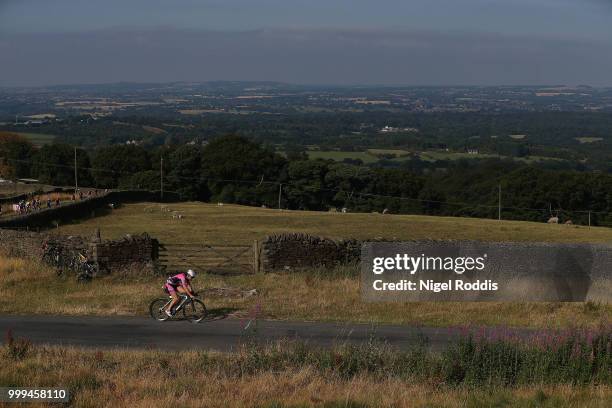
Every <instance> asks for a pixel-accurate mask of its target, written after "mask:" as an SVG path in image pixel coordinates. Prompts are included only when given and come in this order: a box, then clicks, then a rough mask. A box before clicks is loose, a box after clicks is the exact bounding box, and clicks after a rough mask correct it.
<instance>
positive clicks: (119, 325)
mask: <svg viewBox="0 0 612 408" xmlns="http://www.w3.org/2000/svg"><path fill="white" fill-rule="evenodd" d="M248 324H249V321H248V320H240V319H236V318H227V319H219V320H212V321H203V322H201V323H198V324H193V323H190V322H187V321H170V322H157V321H155V320H153V319H150V318H149V319H147V318H142V317H72V316H14V315H11V316H0V332H1V333H0V334H2V341H5V337H6V336H5V334H6V332H7V330H9V329H11V330H12V333H13V336H15V337H23V338H27V339H28V340H30V341H32V342H33V343H35V344H59V345H74V346H84V347H103V348H113V347H120V348H130V347H131V348H159V349H170V350H172V349H179V348H187V349H208V350H218V351H232V350H235V349H236V348H237V347H238V346H239V345H240V344H241V343H243V342H245V341H247V340H248V339H257V341H258V342H261V343H266V342H273V341H276V340H280V339H284V338H289V339H299V340H301V341H304V342H307V343H309V344H313V345H316V346H324V347H329V346H331V345H333V344H338V343H344V342H349V343H365V342H368V341H369V340H370V339H372V338H375V339H378V340H382V341H385V342H387V343H389V344H390V345H392V346H397V347H401V348H405V347H409V346H414V345H417V344H422V342H423V339H427V341H428V343H427V344H428V347H430V348H431V349H432V350H443V349H444V348H445V347H447V346H448V345H449V344H450V343H452V342H454V341H455V340H456V339H457V337H458V336H459V335H460V331H459V330H457V329H453V328H418V327H411V326H390V325H376V326H375V325H367V324H348V323H347V324H344V323H318V322H288V321H271V320H258V321H257V322H256V323H255V322H251V323H250V325H249V327H248V328H247V329H246V330H245V327H246V326H247V325H248Z"/></svg>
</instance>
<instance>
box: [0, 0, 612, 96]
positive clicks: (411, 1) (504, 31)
mask: <svg viewBox="0 0 612 408" xmlns="http://www.w3.org/2000/svg"><path fill="white" fill-rule="evenodd" d="M211 80H249V81H250V80H265V81H280V82H290V83H297V84H318V85H325V84H330V85H331V84H336V85H360V84H369V85H374V84H378V85H544V84H568V85H577V84H588V85H593V86H612V0H376V1H373V0H370V1H365V0H309V1H303V0H53V1H49V0H0V86H39V85H55V84H77V83H109V82H121V81H129V82H171V81H211Z"/></svg>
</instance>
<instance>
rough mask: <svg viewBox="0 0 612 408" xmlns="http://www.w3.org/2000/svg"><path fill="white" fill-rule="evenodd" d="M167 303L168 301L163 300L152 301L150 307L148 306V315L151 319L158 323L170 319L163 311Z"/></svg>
mask: <svg viewBox="0 0 612 408" xmlns="http://www.w3.org/2000/svg"><path fill="white" fill-rule="evenodd" d="M168 302H169V300H168V299H163V298H160V299H155V300H154V301H152V302H151V305H150V306H149V313H150V314H151V317H152V318H154V319H155V320H159V321H160V322H165V321H166V320H168V319H170V316H168V315H167V314H166V312H165V311H164V306H166V305H167V304H168Z"/></svg>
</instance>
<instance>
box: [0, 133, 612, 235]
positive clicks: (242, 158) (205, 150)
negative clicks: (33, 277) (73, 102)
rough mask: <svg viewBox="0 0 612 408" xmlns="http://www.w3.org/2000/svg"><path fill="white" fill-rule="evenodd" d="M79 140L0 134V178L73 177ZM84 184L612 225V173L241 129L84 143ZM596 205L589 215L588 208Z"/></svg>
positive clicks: (53, 180)
mask: <svg viewBox="0 0 612 408" xmlns="http://www.w3.org/2000/svg"><path fill="white" fill-rule="evenodd" d="M74 162H75V148H74V147H73V146H70V145H68V144H63V143H53V144H49V145H45V146H42V147H40V148H35V147H34V146H32V144H31V143H29V142H28V141H27V140H26V139H24V138H23V137H21V136H18V135H15V134H10V133H4V134H2V135H0V177H1V178H4V179H17V178H35V179H38V180H39V181H40V182H41V183H45V184H51V185H68V186H71V185H74V182H75V180H74ZM76 165H77V176H78V182H79V185H80V186H87V187H98V188H111V189H113V188H120V189H144V190H155V191H156V190H159V189H160V187H161V184H162V181H163V185H164V189H165V190H167V191H174V192H176V193H178V194H180V196H181V197H182V199H183V200H200V201H210V202H224V203H237V204H245V205H256V206H262V205H263V206H267V207H277V206H278V205H279V204H280V206H281V207H282V208H288V209H301V210H316V211H326V210H329V209H331V208H338V209H339V208H347V209H348V210H349V211H356V212H372V211H376V212H383V211H384V210H385V209H386V210H387V212H390V213H404V214H429V215H452V216H471V217H483V218H497V216H498V211H499V208H498V205H499V204H500V201H499V199H500V192H501V207H502V216H503V218H505V219H520V220H533V221H545V220H547V219H548V218H549V217H550V216H551V215H559V216H560V218H561V220H562V221H564V220H567V219H572V221H573V222H574V223H583V224H586V223H587V222H588V218H589V217H590V220H591V223H592V224H593V225H598V224H600V225H605V224H607V223H610V224H612V216H610V215H609V213H611V212H612V193H611V192H612V175H609V174H606V173H596V172H576V171H566V170H555V169H544V168H539V167H535V166H531V165H527V164H525V163H520V162H516V161H510V160H508V161H505V160H499V159H487V160H456V161H449V162H447V163H445V167H435V168H425V169H423V168H418V169H417V168H415V169H411V168H408V167H402V168H388V167H380V166H376V165H370V166H365V165H362V164H355V163H353V162H350V161H347V162H336V161H331V160H320V159H319V160H310V159H308V158H307V157H306V156H305V155H304V154H302V153H300V152H289V153H287V154H285V155H281V154H279V153H278V152H275V151H274V150H273V149H271V148H270V147H268V146H266V145H264V144H261V143H259V142H256V141H254V140H252V139H248V138H245V137H242V136H236V135H227V136H221V137H217V138H215V139H213V140H211V141H210V142H209V143H207V144H206V145H198V144H183V145H177V146H161V147H156V148H150V149H146V148H143V147H141V146H137V145H133V144H131V145H126V144H121V145H114V146H106V147H101V148H98V149H96V150H92V151H87V150H84V149H80V148H77V149H76ZM589 211H590V214H589Z"/></svg>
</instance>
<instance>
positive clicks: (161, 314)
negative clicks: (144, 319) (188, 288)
mask: <svg viewBox="0 0 612 408" xmlns="http://www.w3.org/2000/svg"><path fill="white" fill-rule="evenodd" d="M171 301H172V296H168V297H167V298H159V299H155V300H154V301H152V302H151V305H150V306H149V313H150V314H151V317H152V318H153V319H155V320H159V321H160V322H165V321H166V320H170V319H173V318H176V317H177V316H180V314H181V312H182V317H183V318H184V319H186V320H189V321H190V322H192V323H199V322H201V321H202V320H204V318H205V317H206V314H207V311H206V305H205V304H204V302H202V301H201V300H200V299H196V298H191V297H189V296H187V295H184V294H181V295H180V300H179V302H178V304H177V305H176V306H174V308H173V310H172V317H170V316H168V315H167V314H166V312H165V310H166V307H168V305H169V304H170V302H171Z"/></svg>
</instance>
